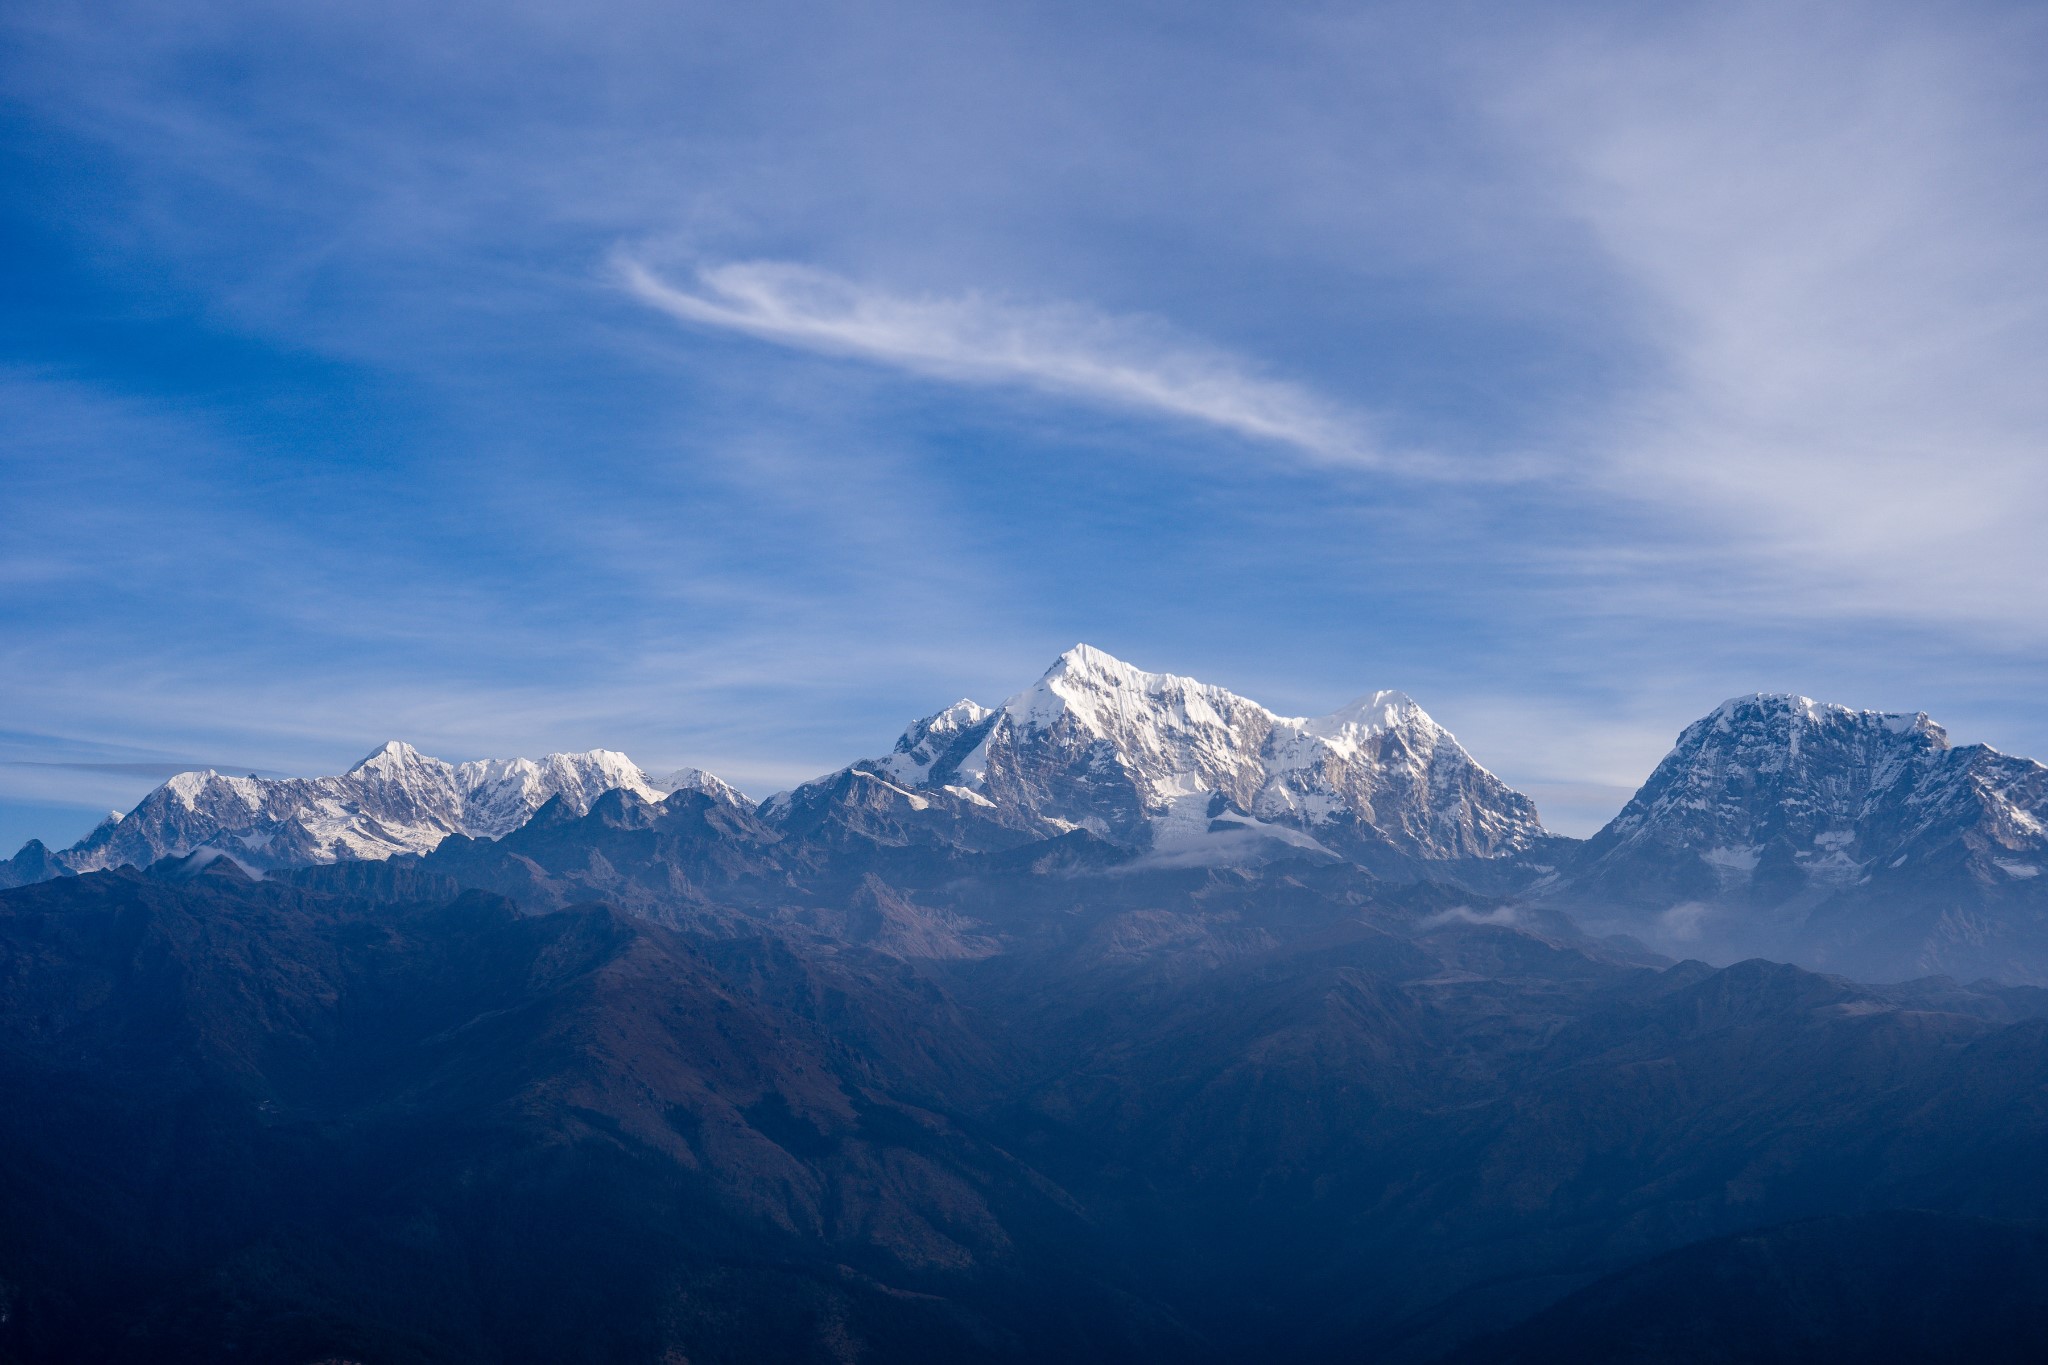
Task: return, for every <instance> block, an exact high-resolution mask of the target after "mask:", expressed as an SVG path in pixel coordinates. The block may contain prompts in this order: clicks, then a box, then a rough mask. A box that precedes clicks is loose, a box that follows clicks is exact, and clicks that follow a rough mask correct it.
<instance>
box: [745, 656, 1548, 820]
mask: <svg viewBox="0 0 2048 1365" xmlns="http://www.w3.org/2000/svg"><path fill="white" fill-rule="evenodd" d="M854 769H858V770H860V771H864V772H869V773H873V774H877V775H879V776H881V777H883V778H885V779H887V780H888V781H889V782H891V783H894V784H897V785H899V786H901V787H904V788H906V789H919V790H935V791H946V792H951V793H953V794H954V795H955V796H956V797H958V798H960V799H970V798H971V800H972V801H973V802H974V803H975V804H977V805H979V806H981V807H984V808H987V809H988V810H990V811H992V812H994V814H992V815H990V816H989V817H988V818H990V819H1000V820H1007V821H1010V822H1013V823H1014V824H1015V825H1016V826H1017V827H1018V828H1020V829H1026V830H1031V831H1036V832H1039V833H1047V832H1057V831H1059V830H1062V829H1072V828H1076V827H1080V828H1088V829H1092V830H1095V831H1096V832H1097V833H1098V834H1102V835H1105V836H1107V837H1110V838H1114V839H1118V840H1121V841H1125V842H1132V843H1138V844H1146V843H1156V842H1158V841H1159V840H1161V839H1166V838H1172V839H1176V840H1178V839H1181V838H1182V837H1183V836H1184V835H1185V834H1186V832H1187V831H1188V830H1189V829H1191V828H1194V826H1196V825H1200V826H1202V827H1203V828H1207V826H1208V824H1209V823H1210V822H1213V821H1214V820H1216V819H1217V818H1219V817H1218V815H1217V814H1215V813H1210V814H1202V815H1201V816H1200V819H1198V820H1197V819H1195V818H1194V816H1193V815H1191V812H1195V813H1200V812H1208V811H1209V810H1210V808H1211V807H1212V806H1214V807H1215V808H1216V810H1217V811H1218V812H1221V811H1231V810H1234V811H1235V812H1237V817H1235V818H1238V819H1239V821H1240V826H1242V821H1243V820H1251V821H1253V822H1254V824H1256V825H1258V826H1260V827H1262V828H1264V827H1271V828H1273V829H1275V830H1279V829H1282V828H1284V829H1288V830H1294V831H1297V832H1307V833H1308V834H1310V835H1311V836H1312V837H1308V838H1306V839H1302V838H1296V837H1294V836H1292V835H1290V836H1288V837H1287V838H1286V839H1285V840H1284V842H1287V843H1289V844H1291V845H1295V846H1307V847H1317V848H1320V847H1322V846H1323V844H1324V843H1327V842H1328V839H1334V840H1336V841H1337V844H1339V845H1345V846H1352V847H1355V848H1365V847H1370V848H1373V849H1378V850H1381V851H1385V850H1389V849H1391V850H1393V851H1396V852H1399V853H1401V854H1403V855H1406V856H1410V857H1422V858H1443V857H1463V856H1496V855H1498V854H1502V853H1508V852H1513V851H1516V850H1517V849H1520V848H1523V847H1526V846H1528V844H1530V843H1531V842H1533V841H1534V840H1535V839H1536V838H1538V837H1540V836H1541V834H1542V828H1541V825H1540V824H1539V823H1538V821H1537V818H1536V812H1535V808H1534V807H1533V806H1532V805H1530V803H1529V802H1528V800H1527V798H1525V797H1522V796H1521V795H1520V794H1519V793H1515V792H1513V791H1510V790H1509V789H1508V788H1507V787H1506V786H1504V785H1503V784H1501V783H1500V781H1499V780H1498V779H1497V778H1495V777H1494V776H1493V775H1492V774H1490V773H1488V772H1487V771H1486V770H1485V769H1484V768H1482V767H1480V766H1479V765H1478V764H1477V763H1474V762H1473V761H1472V760H1471V757H1470V756H1469V755H1467V754H1466V753H1465V751H1464V750H1463V749H1462V748H1460V747H1459V745H1458V743H1457V741H1456V740H1455V739H1453V738H1452V737H1451V735H1450V733H1449V732H1448V731H1446V730H1444V729H1443V727H1441V726H1439V725H1438V724H1437V723H1436V722H1435V721H1433V720H1431V719H1430V717H1429V716H1428V714H1427V713H1425V712H1424V711H1423V710H1422V708H1421V707H1419V706H1417V705H1416V704H1415V702H1414V701H1413V700H1412V699H1410V698H1409V697H1407V696H1406V695H1404V694H1402V693H1399V692H1372V693H1367V694H1366V695H1365V696H1362V697H1360V698H1359V699H1357V700H1356V701H1354V702H1352V703H1351V704H1350V705H1348V706H1345V707H1343V708H1340V709H1339V710H1337V711H1335V712H1332V713H1331V714H1330V715H1328V716H1323V717H1318V718H1315V719H1300V718H1294V717H1286V716H1280V715H1276V714H1275V713H1274V712H1272V711H1270V710H1268V709H1267V708H1265V707H1264V706H1261V705H1259V704H1258V703H1257V702H1254V701H1251V700H1249V699H1247V698H1245V697H1242V696H1239V695H1238V694H1236V693H1234V692H1232V691H1230V690H1229V689H1227V688H1223V687H1218V686H1215V685H1213V684H1209V683H1203V682H1200V681H1198V680H1196V679H1194V678H1187V677H1182V676H1180V675H1178V674H1172V673H1150V672H1146V671H1145V670H1143V669H1140V668H1137V667H1136V666H1134V665H1132V664H1129V663H1126V662H1125V661H1123V660H1121V659H1118V658H1116V657H1115V656H1114V655H1111V654H1108V653H1106V652H1104V651H1103V650H1100V649H1096V648H1094V647H1093V646H1090V645H1086V644H1082V645H1076V646H1074V647H1073V648H1072V649H1069V650H1067V651H1066V652H1065V653H1063V654H1061V655H1060V656H1059V658H1057V659H1055V660H1054V661H1053V664H1052V666H1051V667H1050V668H1048V669H1047V670H1046V671H1045V673H1044V674H1043V675H1041V676H1040V677H1039V678H1038V680H1037V681H1036V682H1034V683H1032V684H1031V686H1029V687H1027V688H1025V689H1024V690H1022V691H1021V692H1018V693H1016V694H1015V695H1014V696H1012V697H1010V698H1009V700H1007V701H1005V702H1004V703H1003V704H1002V705H1001V706H999V707H996V708H994V709H993V710H991V709H988V708H985V707H982V706H979V705H977V704H975V703H973V702H967V701H963V702H958V703H955V704H954V705H953V706H950V707H948V708H946V709H945V710H944V711H940V712H938V713H937V714H935V715H932V716H928V717H926V718H925V719H923V720H920V721H917V722H915V723H914V724H912V725H911V726H910V727H909V728H908V729H907V730H905V731H904V734H903V737H902V738H901V739H900V740H898V741H897V744H896V748H895V751H894V752H892V753H891V754H889V755H887V756H886V757H884V758H881V759H877V760H873V761H869V762H864V763H861V764H856V765H853V768H849V769H842V770H841V773H842V774H843V773H845V772H848V771H853V770H854ZM838 776H839V774H835V775H833V776H832V777H828V778H825V779H820V781H819V782H817V783H813V784H809V785H808V786H807V787H806V788H804V789H801V791H804V792H813V791H821V790H823V789H825V788H826V787H827V786H828V785H829V784H830V783H832V782H833V781H836V780H837V778H838ZM796 795H798V794H797V793H792V794H791V797H794V796H796ZM813 804H814V803H813V802H810V801H800V802H795V803H794V804H793V803H792V800H791V799H790V798H785V797H778V798H773V799H771V801H770V802H769V803H767V805H766V806H764V808H763V812H764V814H767V815H768V816H769V817H770V818H775V817H776V814H777V812H781V811H787V810H790V809H795V808H796V807H797V806H802V807H804V808H806V809H808V808H810V807H811V806H812V805H813ZM1191 821H1192V823H1191ZM1234 828H1235V827H1234ZM1240 832H1241V831H1240ZM1325 836H1327V839H1326V837H1325ZM1275 837H1276V838H1278V837H1279V836H1278V835H1277V834H1276V836H1275ZM1240 842H1241V841H1240Z"/></svg>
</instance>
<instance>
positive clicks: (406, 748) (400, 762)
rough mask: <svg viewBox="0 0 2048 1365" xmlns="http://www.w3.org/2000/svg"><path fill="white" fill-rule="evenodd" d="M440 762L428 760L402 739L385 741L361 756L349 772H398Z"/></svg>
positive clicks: (432, 759) (435, 759) (434, 759)
mask: <svg viewBox="0 0 2048 1365" xmlns="http://www.w3.org/2000/svg"><path fill="white" fill-rule="evenodd" d="M440 762H441V760H440V759H437V758H428V757H427V756H426V755H424V754H422V753H421V752H420V751H419V750H418V749H415V748H413V747H412V745H410V744H407V743H406V742H405V741H404V740H402V739H387V740H385V741H384V742H383V743H382V744H380V745H378V746H377V747H376V748H375V749H372V750H371V751H370V752H369V753H367V754H365V755H363V757H362V759H361V760H360V761H359V762H357V763H356V764H355V765H354V766H353V767H351V768H350V769H349V772H350V773H388V772H399V771H403V770H405V769H408V768H418V767H424V766H428V765H431V764H438V763H440Z"/></svg>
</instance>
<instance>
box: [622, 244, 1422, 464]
mask: <svg viewBox="0 0 2048 1365" xmlns="http://www.w3.org/2000/svg"><path fill="white" fill-rule="evenodd" d="M614 264H615V266H616V269H617V271H618V274H619V278H620V280H621V282H622V283H623V284H624V285H625V287H626V288H627V290H628V291H630V292H631V293H632V294H633V295H634V297H636V298H638V299H640V300H641V301H642V302H644V303H647V304H649V305H651V306H653V307H655V308H658V309H660V310H661V311H662V312H665V313H667V314H669V315H670V316H671V317H675V318H678V319H681V320H682V321H685V322H689V323H693V324H697V325H699V326H707V327H715V328H720V329H723V330H727V331H735V332H743V333H745V334H747V335H749V336H754V337H759V338H761V339H763V340H766V341H772V342H777V343H779V344H781V345H784V346H791V347H796V348H799V349H803V350H811V351H819V352H824V353H827V354H831V355H842V356H853V357H857V358H860V359H863V360H869V361H873V362H876V363H879V364H884V365H889V366H893V367H896V368H898V369H903V370H908V371H910V372H912V373H915V374H919V375H924V376H927V377H931V378H938V379H946V380H953V381H960V382H967V383H983V384H1018V385H1024V386H1026V387H1030V388H1035V389H1039V390H1042V391H1045V392H1049V393H1055V394H1061V395H1065V396H1068V397H1075V398H1082V399H1086V400H1090V401H1094V402H1101V403H1109V404H1112V405H1114V406H1117V407H1122V408H1128V409H1132V410H1135V411H1141V412H1149V413H1153V414H1156V415H1160V416H1165V417H1169V418H1177V419H1180V420H1183V421H1189V422H1195V423H1199V424H1201V425H1204V426H1208V427H1212V428H1216V429H1218V430H1221V431H1226V432H1229V433H1231V434H1233V435H1236V436H1241V437H1246V438H1248V439H1251V440H1255V441H1261V442H1268V443H1272V444H1276V445H1280V446H1285V447H1288V448H1290V449H1292V450H1293V451H1294V452H1295V453H1297V454H1299V455H1302V456H1306V457H1308V458H1310V459H1312V460H1315V461H1318V462H1328V463H1334V464H1348V465H1358V466H1367V467H1373V468H1383V469H1384V468H1400V469H1403V470H1407V471H1411V472H1415V471H1419V470H1421V469H1422V468H1424V467H1425V466H1427V465H1429V464H1430V463H1431V462H1430V461H1428V460H1426V459H1424V458H1422V457H1417V456H1412V455H1410V456H1400V455H1394V454H1392V453H1390V452H1387V451H1385V450H1382V449H1380V448H1379V447H1378V446H1377V445H1375V444H1374V443H1373V442H1372V441H1371V439H1370V438H1369V436H1368V434H1367V428H1368V425H1369V424H1368V422H1367V420H1366V419H1365V418H1364V417H1363V416H1362V415H1360V414H1357V413H1355V412H1351V411H1347V410H1346V409H1344V408H1342V407H1340V406H1338V405H1336V404H1333V403H1331V402H1328V401H1327V400H1325V399H1323V398H1321V397H1319V396H1318V395H1316V394H1314V393H1312V392H1310V391H1309V390H1307V389H1305V388H1303V387H1301V386H1300V385H1297V384H1292V383H1289V382H1287V381H1285V380H1280V379H1272V378H1267V377H1265V376H1263V375H1261V374H1259V373H1258V372H1257V370H1256V367H1254V366H1253V365H1251V364H1250V363H1248V362H1246V361H1245V360H1243V359H1241V358H1239V357H1236V356H1233V355H1230V354H1229V353H1227V352H1224V351H1221V350H1218V349H1216V348H1213V347H1207V346H1203V345H1200V344H1198V343H1194V342H1190V341H1187V340H1184V339H1182V338H1179V337H1177V336H1175V335H1173V334H1172V333H1171V332H1170V331H1169V330H1168V329H1167V328H1165V327H1164V326H1162V325H1161V324H1158V323H1156V322H1153V321H1151V320H1149V319H1141V318H1129V317H1114V316H1110V315H1108V314H1104V313H1101V312H1097V311H1095V310H1093V309H1090V308H1084V307H1081V306H1078V305H1074V304H1031V303H1019V302H1014V301H1011V300H1006V299H1001V298H997V297H994V296H991V295H987V294H983V293H979V292H972V293H965V294H958V295H953V296H950V297H945V296H935V295H906V294H896V293H891V292H888V291H887V290H883V289H879V288H876V287H873V286H870V285H866V284H862V283H859V282H857V281H854V280H849V279H846V278H844V277H843V276H840V275H835V274H832V273H831V272H829V271H825V270H820V269H817V268H815V267H812V266H807V265H802V264H798V263H794V262H788V261H734V262H728V263H723V264H713V265H705V266H700V267H698V268H697V270H696V271H695V280H694V287H693V288H683V287H679V286H677V285H675V284H672V283H670V282H669V281H667V280H665V279H664V278H662V277H661V276H659V275H657V274H656V273H655V272H654V271H653V270H652V269H651V268H650V267H649V266H647V265H646V264H645V263H643V262H642V261H640V260H638V259H637V258H635V257H633V256H631V255H627V254H623V253H622V254H620V255H618V256H617V257H616V258H615V260H614Z"/></svg>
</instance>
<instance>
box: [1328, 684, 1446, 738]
mask: <svg viewBox="0 0 2048 1365" xmlns="http://www.w3.org/2000/svg"><path fill="white" fill-rule="evenodd" d="M1418 723H1420V724H1424V725H1429V726H1436V721H1435V720H1433V719H1431V717H1430V714H1429V712H1427V711H1425V710H1423V709H1422V707H1421V706H1419V705H1417V703H1416V701H1415V698H1413V697H1411V696H1409V695H1408V694H1407V693H1406V692H1396V691H1393V690H1392V689H1387V690H1384V691H1379V692H1368V693H1366V694H1365V695H1364V696H1362V697H1359V698H1357V699H1356V700H1354V701H1351V702H1350V703H1348V704H1346V705H1344V706H1340V707H1338V708H1337V709H1336V710H1335V711H1332V712H1330V714H1328V715H1327V716H1311V717H1308V718H1306V719H1302V720H1297V721H1296V722H1295V724H1297V725H1299V726H1300V727H1301V728H1302V729H1304V730H1306V731H1308V732H1309V733H1310V734H1312V735H1315V736H1318V737H1319V738H1330V737H1332V736H1335V735H1340V734H1344V733H1346V732H1351V731H1356V730H1364V731H1366V732H1368V733H1373V734H1379V733H1382V732H1384V731H1387V730H1393V729H1397V728H1399V727H1401V726H1404V725H1414V724H1418ZM1437 728H1441V727H1437Z"/></svg>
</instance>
